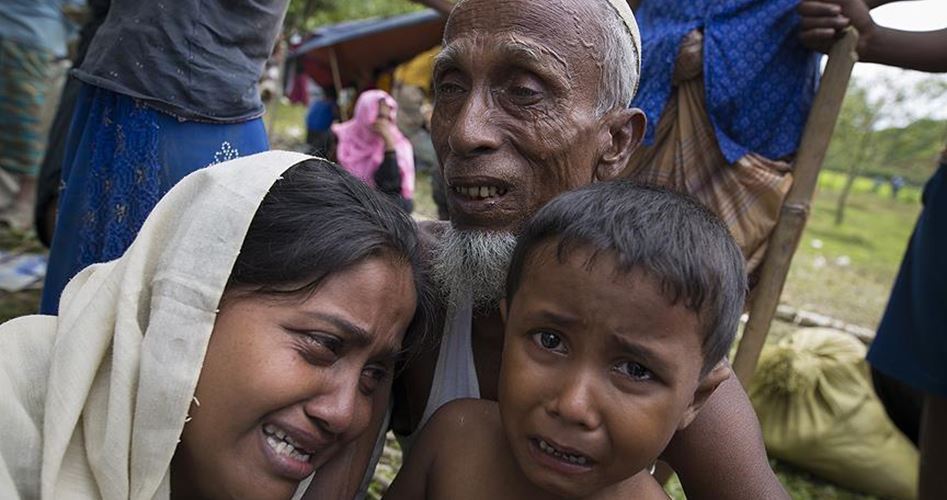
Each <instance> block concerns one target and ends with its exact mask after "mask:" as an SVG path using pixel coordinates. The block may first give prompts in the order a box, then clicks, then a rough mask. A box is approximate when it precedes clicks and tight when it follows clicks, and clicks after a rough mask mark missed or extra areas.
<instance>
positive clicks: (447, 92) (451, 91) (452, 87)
mask: <svg viewBox="0 0 947 500" xmlns="http://www.w3.org/2000/svg"><path fill="white" fill-rule="evenodd" d="M435 90H436V92H437V95H439V96H442V97H451V96H455V95H458V94H460V93H462V92H463V91H464V88H463V87H461V86H460V85H457V84H456V83H451V82H442V83H439V84H438V85H437V86H436V87H435Z"/></svg>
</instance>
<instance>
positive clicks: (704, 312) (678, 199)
mask: <svg viewBox="0 0 947 500" xmlns="http://www.w3.org/2000/svg"><path fill="white" fill-rule="evenodd" d="M552 240H557V241H558V244H557V247H556V258H557V259H559V261H560V262H562V261H564V260H565V259H567V258H568V256H569V255H570V253H571V252H573V251H575V250H577V249H580V248H589V247H591V248H592V249H593V250H594V253H593V254H592V256H591V257H590V262H589V263H588V264H589V265H591V260H593V259H595V258H596V257H597V256H599V255H600V254H605V255H610V256H614V257H615V259H616V261H617V263H618V268H617V272H619V273H628V272H630V271H631V270H632V269H636V268H637V269H640V270H642V271H645V272H646V273H647V274H649V275H651V276H653V277H654V278H655V279H656V280H657V281H658V282H659V283H660V285H661V289H662V291H663V292H664V295H665V296H666V297H667V298H668V300H670V301H671V303H672V304H678V303H681V302H682V301H683V304H684V305H685V307H687V308H688V309H690V310H692V311H694V312H695V313H696V314H697V317H698V321H699V325H700V328H701V332H700V333H701V335H702V336H703V340H702V349H703V354H704V364H703V368H702V370H701V376H703V375H705V374H707V373H708V372H709V371H710V370H711V369H712V368H713V367H714V366H715V365H716V364H717V363H718V362H720V360H721V359H723V357H724V356H725V355H726V354H727V351H728V350H729V348H730V344H731V343H732V342H733V337H734V335H735V334H736V330H737V325H738V323H739V320H740V315H741V314H742V312H743V302H744V299H745V298H746V272H745V270H744V262H743V254H742V253H741V252H740V248H739V247H738V246H737V244H736V242H735V241H734V240H733V237H732V236H730V232H729V231H728V230H727V227H726V226H725V225H724V224H723V222H721V221H720V219H718V218H717V216H716V215H714V214H713V213H711V212H710V210H708V209H707V208H705V207H704V206H703V205H701V204H700V203H698V202H697V201H695V200H694V199H692V198H690V197H689V196H686V195H684V194H680V193H676V192H673V191H670V190H667V189H664V188H659V187H653V186H643V185H638V184H635V183H633V182H631V181H627V180H617V181H609V182H601V183H595V184H591V185H588V186H585V187H582V188H579V189H576V190H574V191H569V192H567V193H564V194H562V195H560V196H558V197H556V198H555V199H553V200H552V201H551V202H549V203H548V204H547V205H546V206H545V207H543V208H542V209H541V210H539V212H537V213H536V215H535V216H534V217H533V218H532V219H531V220H530V221H529V222H528V223H527V224H526V226H525V227H524V229H523V231H522V233H521V234H520V236H519V238H518V241H517V245H516V250H515V251H514V254H513V259H512V261H511V263H510V269H509V272H508V273H507V280H506V300H507V305H508V306H509V305H510V303H512V301H513V296H514V294H515V293H516V291H517V290H518V288H519V285H520V279H521V276H522V273H523V267H524V266H525V265H526V261H527V260H528V259H529V257H530V254H531V253H532V251H533V250H535V249H536V247H538V246H539V245H540V244H542V243H545V242H547V241H552Z"/></svg>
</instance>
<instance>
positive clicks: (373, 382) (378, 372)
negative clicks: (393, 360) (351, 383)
mask: <svg viewBox="0 0 947 500" xmlns="http://www.w3.org/2000/svg"><path fill="white" fill-rule="evenodd" d="M386 377H388V369H387V368H385V367H383V366H369V367H366V368H365V369H363V370H362V379H361V380H360V381H359V389H360V390H361V391H362V393H363V394H365V395H366V396H367V395H370V394H372V393H374V392H375V389H377V388H378V385H379V384H381V383H382V382H384V380H385V378H386Z"/></svg>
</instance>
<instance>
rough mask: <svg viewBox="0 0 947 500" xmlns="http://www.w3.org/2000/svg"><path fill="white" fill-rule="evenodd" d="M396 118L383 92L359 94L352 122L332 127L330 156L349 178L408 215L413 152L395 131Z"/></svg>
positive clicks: (394, 105)
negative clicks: (351, 176) (383, 196)
mask: <svg viewBox="0 0 947 500" xmlns="http://www.w3.org/2000/svg"><path fill="white" fill-rule="evenodd" d="M397 116H398V104H397V103H395V100H394V99H393V98H392V97H391V96H390V95H388V93H387V92H385V91H383V90H367V91H365V92H362V94H361V95H359V96H358V101H357V102H356V103H355V114H354V116H353V117H352V119H351V120H349V121H346V122H343V123H339V124H336V125H333V126H332V132H333V134H335V148H334V154H330V156H331V157H332V158H333V159H335V160H336V161H338V162H339V165H342V167H343V168H345V169H346V170H348V171H349V172H350V173H351V174H352V175H354V176H355V177H358V178H359V179H361V180H362V181H364V182H365V183H366V184H368V185H369V186H373V187H375V188H377V189H378V190H379V191H381V192H382V193H385V194H386V195H387V196H389V197H390V198H391V199H392V200H394V201H395V203H397V204H398V206H400V207H401V208H402V209H404V210H405V211H406V212H408V213H411V210H412V209H413V208H414V150H413V149H412V147H411V142H410V141H408V139H406V138H405V137H404V135H402V133H401V131H400V130H398V126H397V125H396V124H397Z"/></svg>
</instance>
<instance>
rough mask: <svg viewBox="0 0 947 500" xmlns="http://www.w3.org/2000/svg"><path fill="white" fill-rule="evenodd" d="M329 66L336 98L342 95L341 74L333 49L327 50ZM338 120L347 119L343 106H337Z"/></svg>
mask: <svg viewBox="0 0 947 500" xmlns="http://www.w3.org/2000/svg"><path fill="white" fill-rule="evenodd" d="M329 65H330V66H332V85H333V86H334V87H335V95H336V98H338V96H340V95H342V74H341V73H340V72H339V58H338V57H337V56H336V55H335V47H330V48H329ZM339 118H341V119H342V121H346V120H348V119H349V117H348V113H347V112H346V111H345V106H339Z"/></svg>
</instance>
